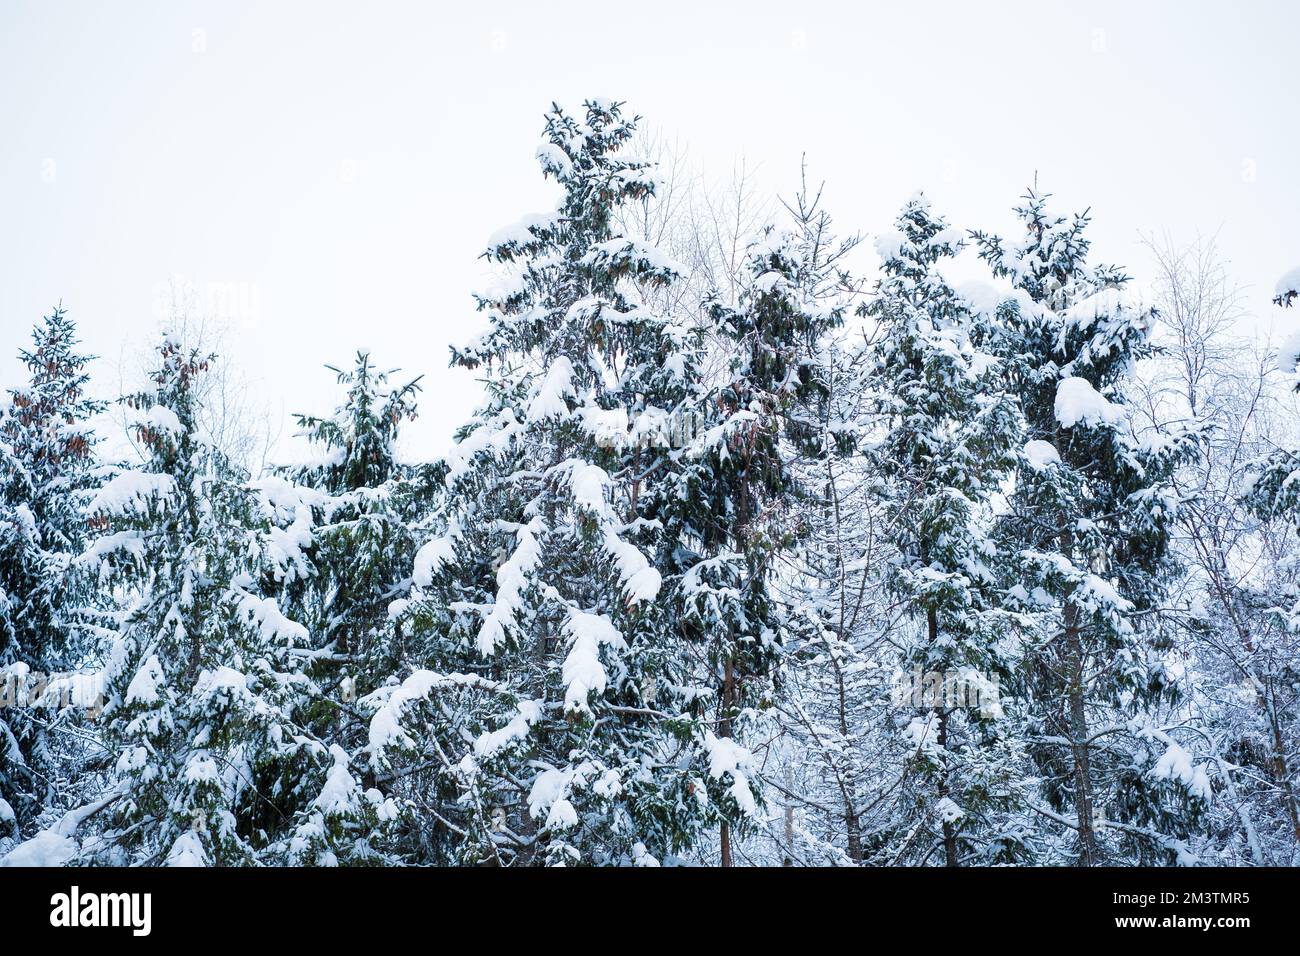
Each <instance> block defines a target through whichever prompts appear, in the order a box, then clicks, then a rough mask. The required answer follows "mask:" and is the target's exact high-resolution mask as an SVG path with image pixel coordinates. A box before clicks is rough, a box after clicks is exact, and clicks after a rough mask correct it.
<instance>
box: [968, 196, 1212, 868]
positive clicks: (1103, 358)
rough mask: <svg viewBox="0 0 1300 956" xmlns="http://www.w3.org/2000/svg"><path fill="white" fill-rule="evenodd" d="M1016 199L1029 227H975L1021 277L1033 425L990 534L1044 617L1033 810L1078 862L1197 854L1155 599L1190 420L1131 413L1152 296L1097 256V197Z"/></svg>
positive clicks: (1037, 670)
mask: <svg viewBox="0 0 1300 956" xmlns="http://www.w3.org/2000/svg"><path fill="white" fill-rule="evenodd" d="M1016 213H1017V215H1018V216H1019V217H1020V219H1021V221H1022V222H1023V223H1024V226H1025V235H1024V238H1023V239H1021V240H1020V241H1019V242H1014V243H1008V242H1005V241H1003V240H1001V239H999V238H997V237H994V236H990V235H984V234H977V240H978V243H979V247H980V254H981V256H982V257H983V258H984V259H985V260H986V261H988V262H989V264H990V265H991V266H992V268H993V272H994V274H995V275H997V276H999V277H1003V278H1007V279H1009V280H1010V281H1011V283H1012V285H1013V286H1014V288H1015V296H1014V297H1013V298H1012V299H1011V300H1009V301H1010V305H1004V307H1003V308H1002V309H1001V312H1002V314H1003V316H1004V319H1005V322H1006V330H1005V331H1006V339H1005V341H1006V345H1005V348H1004V355H1003V359H1004V361H1005V362H1006V363H1007V367H1008V371H1009V373H1010V376H1011V383H1012V387H1013V388H1014V389H1015V391H1016V392H1017V393H1018V394H1019V396H1020V405H1021V409H1022V411H1023V415H1024V418H1025V422H1026V426H1027V429H1028V431H1027V435H1028V438H1029V440H1028V441H1027V442H1026V443H1025V446H1024V448H1023V450H1022V451H1021V454H1020V458H1021V467H1020V468H1019V470H1018V473H1017V476H1016V483H1015V490H1014V492H1013V493H1012V495H1011V499H1010V503H1009V511H1008V514H1007V515H1006V516H1004V518H1003V520H1002V521H1001V522H1000V530H999V534H998V538H999V545H1000V548H1001V549H1002V550H1003V551H1004V552H1005V553H1007V554H1008V555H1014V556H1015V557H1016V560H1015V562H1014V565H1013V570H1012V571H1011V572H1010V582H1009V583H1010V585H1011V587H1010V589H1009V591H1008V596H1009V600H1010V601H1011V603H1012V606H1013V607H1018V608H1019V609H1021V610H1023V611H1025V612H1027V613H1034V614H1036V615H1037V616H1038V617H1039V619H1040V621H1041V626H1042V628H1043V630H1042V637H1041V640H1039V641H1038V642H1037V643H1036V644H1034V645H1033V646H1032V647H1031V648H1030V649H1029V650H1028V651H1027V653H1026V655H1025V659H1024V660H1023V662H1022V665H1021V667H1020V668H1019V669H1018V673H1017V678H1018V680H1017V684H1016V685H1015V686H1014V687H1013V690H1014V691H1016V692H1017V693H1018V694H1020V695H1023V696H1025V697H1027V698H1028V699H1029V706H1030V707H1031V709H1032V712H1033V716H1032V724H1031V726H1030V728H1029V733H1030V735H1031V748H1030V752H1031V755H1032V757H1033V759H1034V760H1035V762H1036V764H1037V766H1038V768H1039V771H1040V773H1041V774H1042V777H1043V782H1044V790H1045V795H1046V797H1047V800H1048V804H1049V806H1047V807H1039V806H1036V807H1035V809H1036V810H1038V811H1039V813H1040V815H1041V816H1042V817H1043V818H1044V820H1047V821H1053V822H1056V823H1064V825H1066V826H1067V827H1069V828H1070V830H1072V831H1073V835H1074V836H1073V839H1074V846H1073V850H1072V851H1071V852H1072V853H1073V854H1074V856H1075V859H1076V860H1077V862H1078V863H1079V864H1081V865H1084V866H1088V865H1093V864H1097V863H1101V862H1104V861H1106V860H1107V859H1112V858H1114V854H1115V853H1116V852H1118V851H1119V850H1121V849H1129V850H1130V851H1131V852H1132V853H1133V854H1134V855H1135V857H1136V858H1137V859H1140V860H1149V861H1156V860H1159V861H1162V862H1173V861H1174V860H1175V859H1180V860H1187V859H1189V856H1188V855H1187V853H1186V844H1185V842H1184V841H1185V839H1186V838H1187V836H1188V835H1189V834H1190V833H1191V831H1192V830H1193V829H1194V828H1195V827H1196V826H1197V825H1198V822H1199V816H1200V814H1201V812H1202V811H1203V809H1204V808H1205V806H1206V803H1207V801H1208V800H1209V799H1210V796H1211V794H1210V786H1209V781H1208V778H1207V776H1206V773H1205V771H1204V768H1203V767H1202V766H1200V765H1196V764H1195V763H1194V762H1193V761H1192V759H1191V757H1190V756H1189V752H1188V750H1187V749H1186V745H1190V741H1186V740H1185V741H1184V742H1183V743H1181V744H1180V743H1179V742H1178V741H1177V740H1175V739H1174V738H1173V737H1171V736H1170V735H1169V734H1168V733H1166V732H1165V730H1164V729H1163V728H1162V727H1160V726H1159V725H1158V723H1157V721H1156V717H1157V711H1156V708H1158V707H1159V706H1160V705H1161V704H1162V703H1163V704H1169V703H1172V702H1174V701H1176V700H1177V696H1178V690H1179V689H1178V686H1177V684H1176V682H1175V681H1174V679H1173V677H1172V669H1171V667H1170V660H1169V658H1168V653H1169V650H1170V643H1169V642H1170V632H1169V630H1168V629H1167V628H1166V627H1163V626H1162V622H1161V619H1160V616H1159V611H1160V608H1161V598H1162V595H1163V593H1164V591H1165V588H1166V586H1167V585H1168V583H1169V581H1170V579H1171V577H1172V575H1173V574H1174V573H1175V571H1176V568H1175V566H1174V562H1173V559H1172V556H1171V553H1170V547H1169V545H1170V529H1171V524H1172V521H1173V520H1174V517H1175V515H1176V513H1177V508H1178V503H1179V502H1178V496H1177V494H1176V491H1175V490H1174V487H1173V484H1172V477H1173V474H1174V470H1175V468H1176V466H1177V465H1178V463H1179V462H1180V461H1181V460H1183V459H1184V457H1185V456H1187V455H1190V454H1194V453H1195V436H1194V434H1169V433H1162V432H1161V431H1160V430H1158V429H1151V430H1148V431H1147V432H1146V433H1145V434H1143V435H1138V434H1136V433H1135V431H1134V429H1133V426H1132V423H1131V421H1130V413H1129V409H1128V408H1127V407H1126V391H1127V390H1128V389H1129V388H1130V387H1131V386H1130V380H1131V376H1132V372H1133V365H1134V363H1135V362H1136V361H1137V360H1138V359H1140V358H1142V357H1144V356H1145V355H1147V354H1149V351H1150V347H1151V346H1150V344H1149V339H1148V337H1149V332H1150V328H1151V324H1152V315H1151V310H1150V308H1149V307H1147V306H1144V305H1142V304H1140V303H1136V302H1134V301H1133V300H1132V299H1131V298H1129V297H1128V296H1126V295H1125V294H1124V292H1123V287H1124V285H1125V283H1126V282H1127V281H1128V279H1127V277H1126V276H1124V275H1123V274H1122V273H1121V272H1120V271H1119V270H1117V269H1115V268H1113V267H1105V266H1103V267H1090V266H1089V265H1088V264H1087V257H1088V252H1089V242H1088V239H1087V238H1086V236H1085V230H1086V227H1087V225H1088V221H1089V220H1088V216H1087V214H1086V213H1085V214H1082V215H1076V216H1074V217H1071V218H1069V219H1066V218H1062V217H1055V216H1053V215H1052V214H1050V213H1049V211H1048V209H1047V204H1046V197H1045V196H1040V195H1038V194H1036V193H1034V192H1032V191H1031V192H1029V193H1028V194H1027V195H1026V197H1025V201H1024V203H1023V204H1022V205H1021V206H1019V207H1018V208H1017V209H1016ZM1067 814H1068V816H1067ZM1108 837H1110V840H1108V839H1107V838H1108ZM1048 852H1049V853H1055V852H1056V851H1052V850H1050V849H1049V851H1048Z"/></svg>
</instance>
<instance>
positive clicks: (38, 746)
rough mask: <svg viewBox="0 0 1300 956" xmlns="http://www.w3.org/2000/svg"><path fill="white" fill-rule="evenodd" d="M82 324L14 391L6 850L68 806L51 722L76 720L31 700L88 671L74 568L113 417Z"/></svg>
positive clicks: (3, 498) (7, 529) (4, 470)
mask: <svg viewBox="0 0 1300 956" xmlns="http://www.w3.org/2000/svg"><path fill="white" fill-rule="evenodd" d="M76 346H77V337H76V325H75V323H74V322H73V321H72V319H70V318H69V317H68V315H67V313H66V312H65V311H64V309H63V308H62V307H58V308H56V309H55V310H54V311H53V312H52V313H51V314H50V315H48V316H46V317H45V318H44V320H43V321H42V322H41V323H40V324H39V325H37V326H36V328H35V329H34V330H33V332H32V348H31V349H30V350H28V349H24V350H22V351H20V352H19V358H21V359H22V362H23V364H24V365H26V366H27V370H28V373H29V380H28V382H27V384H26V385H23V386H20V387H17V388H12V389H10V390H9V403H8V407H7V408H5V409H4V410H3V414H2V416H0V458H3V463H2V464H0V681H2V682H3V683H0V695H3V694H4V693H5V691H6V690H7V691H8V692H9V693H10V694H13V695H15V696H17V697H21V698H22V699H21V700H14V701H9V703H10V704H12V705H14V706H9V707H4V708H0V839H2V838H4V837H6V836H10V835H12V836H18V835H20V834H26V833H28V832H30V830H31V828H32V826H33V824H34V823H35V821H36V820H37V818H38V817H39V816H40V814H41V811H42V810H43V809H46V808H50V809H53V808H54V807H55V806H56V805H57V804H58V803H59V796H60V794H59V793H58V792H57V791H59V789H60V787H59V782H60V780H61V779H62V778H63V776H64V770H65V768H64V767H61V766H59V765H58V764H57V761H56V756H57V755H56V753H55V750H56V749H57V747H56V745H55V744H54V742H53V741H52V739H51V736H50V727H49V725H50V723H51V722H52V721H58V720H61V719H69V718H70V714H64V715H62V716H60V715H59V711H58V708H57V707H53V706H41V707H39V709H34V708H33V707H30V706H27V705H28V704H42V705H44V704H47V703H53V702H50V701H40V700H36V701H33V700H29V699H28V698H29V697H30V696H31V693H32V691H33V690H34V689H35V682H37V681H43V680H44V677H45V676H46V675H52V674H55V673H56V672H60V671H64V670H66V669H69V668H73V667H76V666H77V665H79V664H80V663H81V662H82V660H83V658H84V652H85V648H84V640H83V635H82V633H81V631H80V629H79V628H78V625H77V622H76V620H75V619H74V618H75V610H76V608H77V607H78V606H79V605H80V604H81V603H82V601H83V599H84V598H85V590H86V582H85V581H84V579H82V578H80V577H79V576H78V575H77V574H76V572H75V569H74V568H73V567H72V564H71V561H72V558H73V557H74V556H75V555H77V554H79V553H80V552H81V550H82V547H83V544H84V536H85V530H86V522H85V518H84V517H83V516H82V514H81V510H80V505H81V503H82V502H81V499H79V495H80V494H82V493H84V490H85V488H86V486H87V485H88V484H89V477H88V472H89V470H90V468H91V466H92V464H93V455H94V444H95V438H94V436H93V434H92V432H91V428H90V419H91V417H92V416H93V415H95V414H97V413H98V412H100V411H101V410H102V408H103V405H102V403H100V402H96V401H94V400H91V399H89V398H87V397H86V394H85V390H86V384H87V382H88V379H89V376H88V374H87V372H86V366H87V365H88V364H89V362H90V361H91V357H90V356H86V355H82V354H80V353H79V352H77V350H76Z"/></svg>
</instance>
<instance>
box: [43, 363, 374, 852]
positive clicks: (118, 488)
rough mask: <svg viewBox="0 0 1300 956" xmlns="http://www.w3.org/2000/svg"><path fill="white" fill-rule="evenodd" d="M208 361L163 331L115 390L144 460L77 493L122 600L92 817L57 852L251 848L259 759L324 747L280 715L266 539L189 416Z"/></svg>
mask: <svg viewBox="0 0 1300 956" xmlns="http://www.w3.org/2000/svg"><path fill="white" fill-rule="evenodd" d="M208 361H209V359H208V358H207V357H205V356H203V355H201V354H199V353H197V352H194V351H192V350H187V349H185V348H183V347H182V346H180V345H179V344H178V343H177V342H175V341H174V340H171V339H169V338H166V339H164V341H163V342H162V344H161V346H160V347H159V349H158V365H157V368H156V370H155V372H154V375H153V387H152V388H151V389H150V390H149V391H146V392H143V393H140V394H136V395H132V396H129V397H127V398H126V399H124V401H125V403H126V404H127V405H128V407H130V408H131V409H132V410H133V412H134V414H135V415H136V417H137V419H138V421H137V425H136V431H137V438H138V441H139V446H140V447H141V449H142V452H143V454H144V456H145V460H144V461H143V463H142V465H141V466H140V467H139V468H135V469H124V470H122V471H120V472H119V473H117V474H116V475H114V476H113V477H112V479H111V480H109V481H108V482H107V483H105V484H104V485H103V486H102V487H101V488H100V489H99V490H98V492H97V494H96V495H95V497H94V498H93V500H92V501H91V502H90V504H89V505H88V506H87V514H88V515H89V516H90V518H91V519H92V521H94V522H95V523H96V524H100V525H103V526H105V534H104V535H103V536H101V537H100V538H98V539H97V540H95V541H94V542H93V543H92V544H91V546H90V548H89V549H88V551H87V553H86V555H85V556H84V559H83V560H85V561H88V562H94V563H96V564H97V565H98V566H99V572H100V580H101V586H102V587H104V588H106V589H112V590H113V591H114V593H118V594H121V595H123V597H124V600H125V606H124V607H123V608H122V610H121V611H120V612H119V615H118V617H119V621H120V623H119V625H118V628H117V633H116V635H115V636H114V639H113V641H112V646H111V647H110V649H109V651H108V655H107V663H106V667H105V682H106V691H105V697H106V702H105V706H104V716H103V720H104V738H105V742H106V745H107V746H108V747H109V748H110V749H111V750H112V751H113V753H114V754H116V763H115V766H114V771H113V774H112V777H111V781H110V784H109V789H108V790H107V792H106V793H105V795H104V796H103V798H102V802H101V804H100V805H99V806H98V808H97V809H96V812H95V814H94V824H95V826H94V832H93V833H92V834H91V835H89V836H87V837H86V838H85V839H84V840H83V841H82V842H81V844H80V846H79V847H78V846H76V845H75V844H67V845H65V846H64V853H65V855H66V857H67V858H70V859H80V860H96V861H104V862H110V863H117V864H126V863H137V864H164V863H165V864H168V865H207V864H212V865H231V864H240V863H252V862H256V861H257V853H258V849H259V846H260V845H261V844H262V843H263V842H264V841H265V837H266V834H265V833H264V832H263V830H262V828H261V827H260V826H259V825H258V821H259V819H260V817H261V815H262V814H264V813H265V812H266V808H267V807H268V806H271V805H272V798H270V797H268V796H267V795H265V794H263V793H261V792H260V791H259V790H258V789H257V783H258V782H259V781H260V779H261V778H262V776H263V770H262V766H263V764H264V763H265V762H267V761H273V762H276V763H279V762H283V761H285V760H288V759H291V757H292V756H293V755H294V754H301V755H303V759H304V761H305V763H306V765H307V766H308V768H310V767H311V766H313V765H314V764H315V763H318V762H321V763H323V762H326V761H328V758H329V756H330V755H329V754H327V753H325V748H324V747H323V746H322V745H321V744H320V743H319V742H317V741H313V740H310V739H308V738H306V737H305V736H304V731H303V730H302V728H300V727H299V726H297V725H295V724H294V722H293V721H292V718H291V708H292V706H293V703H294V701H295V699H296V698H297V697H298V696H299V695H300V693H301V690H302V682H303V680H304V679H303V678H302V677H301V675H297V674H295V673H293V672H292V670H291V668H292V666H293V660H294V658H293V655H292V651H293V650H294V649H301V648H303V647H304V645H305V644H306V642H307V634H306V631H305V630H304V629H303V628H302V626H301V625H299V624H296V623H294V622H292V621H290V620H288V619H287V618H286V617H284V616H283V615H282V614H281V613H280V611H279V608H278V607H277V605H276V603H275V602H274V600H272V599H270V598H264V597H261V596H260V595H259V594H258V593H257V590H256V579H257V577H259V576H260V572H261V566H262V563H263V561H264V560H265V548H264V544H263V540H262V535H261V533H260V531H259V529H258V528H257V527H256V523H257V522H256V518H257V516H256V514H255V511H254V506H253V499H252V496H251V495H250V494H249V492H248V489H247V487H246V484H245V483H246V476H245V475H243V474H241V473H240V472H238V471H237V470H235V469H233V468H232V467H231V466H230V464H229V463H228V462H227V461H226V460H224V458H223V457H222V456H221V455H220V454H219V453H217V452H215V451H214V450H213V449H212V447H211V446H210V445H209V444H208V443H207V442H206V441H205V440H204V437H203V436H202V435H201V434H200V432H199V429H198V428H197V426H196V419H197V414H198V408H197V402H196V400H195V392H194V387H195V379H196V378H197V377H198V376H200V375H202V374H203V373H204V371H205V369H206V367H207V365H208ZM304 772H306V771H304ZM325 790H326V791H327V792H326V793H323V794H322V799H328V801H329V803H330V809H331V810H335V809H337V807H338V805H339V804H340V802H343V801H345V798H346V797H347V796H351V795H355V796H356V800H357V802H360V795H359V793H357V794H354V791H355V787H353V788H351V789H349V788H347V787H344V786H342V785H341V784H338V783H337V782H335V785H333V786H331V787H327V788H325ZM344 791H346V793H345V792H344ZM272 809H274V808H273V807H272ZM271 816H272V817H276V814H275V813H272V814H271ZM62 836H63V837H64V838H65V839H66V838H67V836H68V835H67V834H62Z"/></svg>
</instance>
